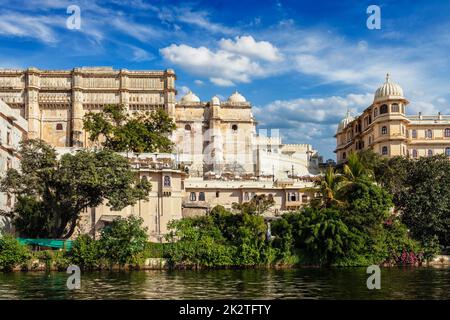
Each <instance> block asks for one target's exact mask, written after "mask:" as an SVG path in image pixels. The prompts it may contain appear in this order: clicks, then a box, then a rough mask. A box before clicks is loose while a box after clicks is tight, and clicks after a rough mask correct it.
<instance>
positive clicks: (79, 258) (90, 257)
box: [68, 235, 101, 270]
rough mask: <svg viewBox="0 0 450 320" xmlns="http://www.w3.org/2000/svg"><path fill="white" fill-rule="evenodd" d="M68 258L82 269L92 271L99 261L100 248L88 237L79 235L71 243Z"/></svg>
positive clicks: (96, 242)
mask: <svg viewBox="0 0 450 320" xmlns="http://www.w3.org/2000/svg"><path fill="white" fill-rule="evenodd" d="M68 256H69V257H70V261H71V262H72V263H73V264H75V265H77V266H79V267H80V268H82V269H84V270H85V269H94V268H96V267H98V266H99V262H100V260H101V256H100V247H99V245H98V241H95V240H94V239H92V238H91V237H90V236H88V235H80V236H79V237H78V238H77V239H76V240H75V241H74V243H73V246H72V250H70V252H69V254H68Z"/></svg>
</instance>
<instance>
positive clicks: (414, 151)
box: [412, 149, 417, 158]
mask: <svg viewBox="0 0 450 320" xmlns="http://www.w3.org/2000/svg"><path fill="white" fill-rule="evenodd" d="M412 156H413V158H417V150H416V149H414V150H413V151H412Z"/></svg>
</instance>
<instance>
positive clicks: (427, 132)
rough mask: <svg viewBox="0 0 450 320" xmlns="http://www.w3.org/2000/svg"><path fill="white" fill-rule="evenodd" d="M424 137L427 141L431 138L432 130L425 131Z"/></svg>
mask: <svg viewBox="0 0 450 320" xmlns="http://www.w3.org/2000/svg"><path fill="white" fill-rule="evenodd" d="M425 137H426V138H428V139H431V138H433V130H431V129H428V130H427V131H425Z"/></svg>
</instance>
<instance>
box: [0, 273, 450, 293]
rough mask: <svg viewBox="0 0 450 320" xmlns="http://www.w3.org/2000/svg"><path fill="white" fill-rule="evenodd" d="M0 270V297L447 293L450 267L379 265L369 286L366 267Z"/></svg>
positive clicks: (449, 289)
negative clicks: (73, 279) (74, 286)
mask: <svg viewBox="0 0 450 320" xmlns="http://www.w3.org/2000/svg"><path fill="white" fill-rule="evenodd" d="M68 276H69V275H68V274H66V273H64V272H49V273H46V272H15V273H0V299H447V300H448V299H450V268H448V267H447V268H410V267H405V268H386V269H381V290H368V289H367V287H366V280H367V277H368V276H369V275H368V274H366V269H365V268H336V269H295V270H209V271H159V270H158V271H130V272H83V273H82V275H81V289H80V290H68V289H67V286H66V281H67V277H68Z"/></svg>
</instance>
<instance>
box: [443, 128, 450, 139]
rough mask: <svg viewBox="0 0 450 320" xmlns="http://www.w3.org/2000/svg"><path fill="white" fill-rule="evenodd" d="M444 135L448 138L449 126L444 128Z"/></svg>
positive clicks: (449, 134) (449, 135)
mask: <svg viewBox="0 0 450 320" xmlns="http://www.w3.org/2000/svg"><path fill="white" fill-rule="evenodd" d="M444 136H445V137H446V138H450V128H447V129H445V130H444Z"/></svg>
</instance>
